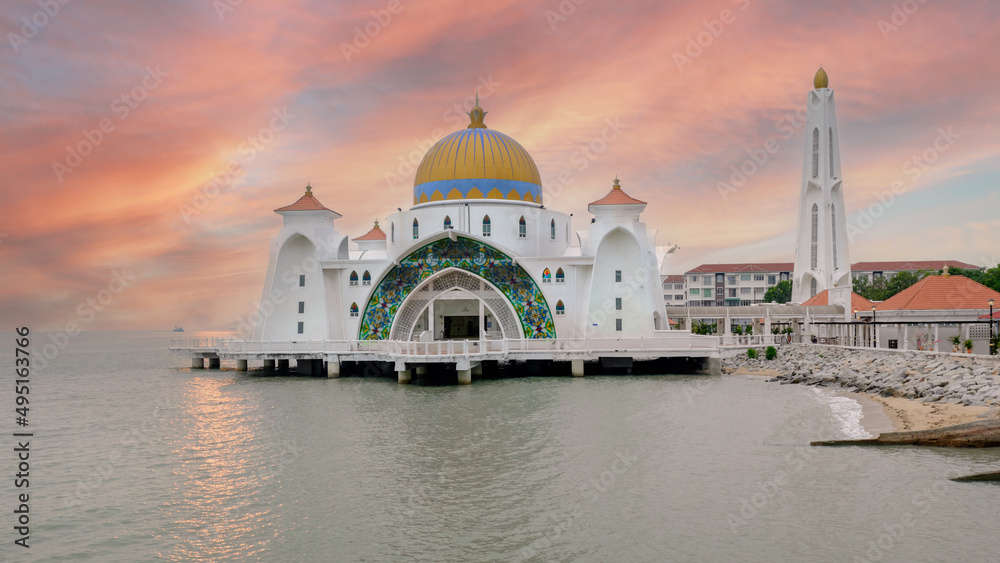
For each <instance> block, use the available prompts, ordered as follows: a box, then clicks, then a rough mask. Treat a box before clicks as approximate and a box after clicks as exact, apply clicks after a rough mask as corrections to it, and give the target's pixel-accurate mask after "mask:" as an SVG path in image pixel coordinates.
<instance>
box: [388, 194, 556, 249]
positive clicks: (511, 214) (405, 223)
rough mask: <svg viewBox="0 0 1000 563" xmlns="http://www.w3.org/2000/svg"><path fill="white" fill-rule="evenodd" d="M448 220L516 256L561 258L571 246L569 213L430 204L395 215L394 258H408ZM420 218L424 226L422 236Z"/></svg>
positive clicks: (499, 203) (524, 206)
mask: <svg viewBox="0 0 1000 563" xmlns="http://www.w3.org/2000/svg"><path fill="white" fill-rule="evenodd" d="M446 217H447V218H450V219H451V225H452V229H453V230H454V231H455V232H457V233H466V234H469V235H471V236H473V237H474V238H477V239H480V240H483V241H484V242H487V243H489V244H490V245H492V246H494V247H496V248H498V249H503V250H505V251H508V252H511V253H512V254H513V255H516V256H561V255H562V254H563V253H564V252H565V251H566V248H567V247H569V232H570V217H569V215H567V214H565V213H560V212H557V211H551V210H549V209H543V208H542V207H541V206H539V205H537V204H532V203H520V202H507V201H503V200H495V201H494V200H468V201H461V200H459V201H454V202H452V201H446V202H431V203H424V204H420V205H417V206H414V207H412V208H411V209H409V210H406V211H400V212H397V213H393V214H391V215H389V218H388V223H389V224H388V228H386V229H384V230H385V232H386V237H387V239H388V247H387V251H388V255H389V258H390V259H393V260H396V259H399V258H402V257H403V256H405V254H406V253H407V252H410V251H411V248H412V247H413V245H414V243H415V242H419V241H423V240H425V239H429V238H431V237H432V236H433V235H436V234H438V233H441V232H442V231H444V230H445V227H444V221H445V218H446ZM485 217H489V219H490V227H489V235H488V236H486V235H485V234H484V229H483V219H484V218H485ZM521 217H524V220H525V230H524V236H521V229H520V224H519V221H520V219H521ZM414 220H416V221H417V224H418V230H417V236H416V237H414V232H413V221H414ZM553 224H554V225H555V229H554V231H555V236H554V237H553V236H552V231H553V228H552V227H553Z"/></svg>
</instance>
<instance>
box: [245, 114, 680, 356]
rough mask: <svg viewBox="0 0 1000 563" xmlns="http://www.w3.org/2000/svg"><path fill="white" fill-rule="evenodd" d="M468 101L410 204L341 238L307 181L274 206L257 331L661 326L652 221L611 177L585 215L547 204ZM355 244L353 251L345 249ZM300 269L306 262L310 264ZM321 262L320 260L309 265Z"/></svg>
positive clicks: (661, 251)
mask: <svg viewBox="0 0 1000 563" xmlns="http://www.w3.org/2000/svg"><path fill="white" fill-rule="evenodd" d="M486 113H487V112H485V111H484V110H483V109H482V108H481V107H479V100H478V97H477V100H476V105H475V107H473V108H472V111H471V112H469V119H470V123H469V125H468V127H467V128H465V129H462V130H459V131H456V132H454V133H451V134H450V135H447V136H445V137H444V138H442V139H441V140H439V141H438V142H437V143H436V144H434V146H432V147H431V148H430V150H429V151H428V152H427V154H426V155H424V157H423V160H422V161H421V163H420V165H419V167H418V169H417V172H416V178H415V180H414V185H413V206H412V207H411V208H410V209H408V210H405V211H404V210H400V211H397V212H396V213H391V214H389V216H388V219H387V220H386V221H385V224H382V225H380V224H379V223H378V221H376V222H375V225H374V226H373V227H372V228H371V230H370V231H368V232H367V233H365V234H363V235H361V236H358V237H355V238H353V239H350V240H349V237H348V235H347V234H344V233H341V232H340V231H338V230H337V224H336V223H337V219H339V218H340V217H341V215H340V214H339V213H337V212H336V211H334V210H332V209H329V208H327V207H326V206H324V205H323V204H322V203H320V201H319V200H318V199H317V197H316V195H314V194H313V191H312V188H311V187H310V186H307V187H306V191H305V194H304V195H302V197H300V198H299V199H298V201H296V202H295V203H293V204H291V205H288V206H285V207H281V208H279V209H276V210H275V212H276V213H278V214H279V215H281V216H282V217H283V219H284V225H283V227H282V229H281V231H279V233H278V235H277V236H276V237H275V238H274V240H273V242H272V243H271V253H270V262H269V265H268V273H267V278H266V282H265V287H264V297H263V300H264V301H268V299H269V297H272V296H273V295H274V294H275V292H276V291H279V292H281V295H285V296H289V298H288V299H284V300H283V301H282V302H281V303H276V301H277V299H274V298H273V297H272V298H271V299H270V301H271V302H272V304H273V309H272V310H271V311H270V313H269V314H268V315H267V316H266V318H264V319H263V321H262V322H260V323H258V324H257V326H256V327H255V330H254V335H253V340H260V341H289V340H311V341H325V340H338V341H340V340H359V341H365V340H394V341H414V340H415V341H419V342H428V341H441V340H449V339H477V340H478V339H486V340H513V339H576V338H591V337H650V338H651V337H653V336H654V335H656V334H657V333H660V332H663V331H666V329H667V326H668V320H667V318H666V315H665V307H664V303H663V295H662V292H661V291H660V288H659V271H660V265H661V261H662V260H663V259H664V256H665V255H666V254H667V249H666V248H664V247H657V246H656V244H655V243H656V230H655V229H649V228H647V226H646V224H645V223H643V222H642V220H641V218H640V215H641V214H642V212H643V210H644V209H645V207H646V202H644V201H641V200H639V199H636V198H634V197H632V196H630V195H629V194H628V193H626V192H625V189H623V188H622V186H621V185H620V181H619V180H618V179H617V178H616V179H615V180H614V182H613V185H612V186H611V187H610V189H609V190H608V191H607V193H604V194H601V197H598V198H597V199H595V200H594V201H593V202H591V203H590V205H589V206H588V211H589V212H590V214H591V215H592V216H593V218H592V219H591V220H590V221H589V222H588V223H589V224H587V225H586V229H584V230H574V229H573V225H572V217H571V216H570V215H567V214H566V213H563V212H560V211H556V210H552V209H548V208H546V206H545V205H544V203H545V202H544V193H543V190H542V181H541V177H540V176H539V173H538V167H537V166H536V165H535V162H534V160H532V158H531V155H530V154H528V151H526V150H525V149H524V147H523V146H521V144H520V143H518V142H517V141H515V140H514V139H512V138H511V137H509V136H507V135H505V134H503V133H501V132H499V131H496V130H494V129H490V128H489V127H487V125H486V123H485V121H484V119H485V117H486ZM351 242H353V243H354V244H355V245H356V248H354V249H352V248H351V246H352V245H351ZM309 265H313V267H312V268H311V269H312V270H313V271H311V272H308V271H306V270H308V269H310V268H308V266H309ZM316 265H319V267H318V268H317V267H315V266H316Z"/></svg>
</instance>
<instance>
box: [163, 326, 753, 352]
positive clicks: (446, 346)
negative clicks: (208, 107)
mask: <svg viewBox="0 0 1000 563" xmlns="http://www.w3.org/2000/svg"><path fill="white" fill-rule="evenodd" d="M728 338H730V337H715V336H703V335H693V334H690V333H686V332H680V333H678V334H671V332H669V331H661V332H658V333H657V334H656V335H655V336H651V337H626V338H613V337H594V338H560V339H506V340H489V339H485V340H435V341H431V342H417V341H409V340H240V339H225V338H196V339H183V340H173V341H171V343H170V347H171V349H177V350H214V351H217V352H219V353H224V354H313V353H328V354H336V353H361V354H364V353H371V354H391V355H394V356H425V357H427V356H431V357H433V356H437V357H443V356H463V357H469V356H478V355H482V354H508V353H511V352H525V353H528V352H570V353H572V352H586V353H589V354H595V353H602V352H607V353H613V352H634V353H644V352H645V353H655V352H669V351H678V350H712V349H715V348H717V347H718V346H719V343H720V339H723V340H725V339H728ZM731 338H737V337H731ZM740 338H759V337H740ZM733 345H735V343H733Z"/></svg>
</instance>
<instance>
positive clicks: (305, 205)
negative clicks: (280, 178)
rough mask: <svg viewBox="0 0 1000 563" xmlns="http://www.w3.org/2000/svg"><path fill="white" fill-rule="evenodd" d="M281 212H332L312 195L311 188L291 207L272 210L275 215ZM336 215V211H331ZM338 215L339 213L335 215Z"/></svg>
mask: <svg viewBox="0 0 1000 563" xmlns="http://www.w3.org/2000/svg"><path fill="white" fill-rule="evenodd" d="M283 211H333V210H332V209H328V208H326V207H324V206H323V204H322V203H320V202H319V200H318V199H316V196H314V195H312V188H310V187H307V188H306V193H305V195H303V196H302V197H300V198H299V200H298V201H296V202H295V203H293V204H291V205H286V206H284V207H279V208H277V209H275V210H274V212H275V213H281V212H283ZM333 212H334V213H337V212H336V211H333ZM337 214H338V215H339V213H337Z"/></svg>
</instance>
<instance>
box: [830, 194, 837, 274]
mask: <svg viewBox="0 0 1000 563" xmlns="http://www.w3.org/2000/svg"><path fill="white" fill-rule="evenodd" d="M830 230H831V231H832V232H831V234H832V235H833V245H832V246H833V269H834V270H836V269H837V204H835V203H834V204H831V205H830Z"/></svg>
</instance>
